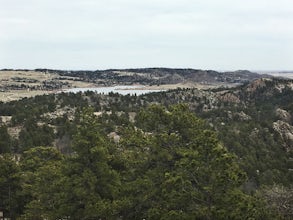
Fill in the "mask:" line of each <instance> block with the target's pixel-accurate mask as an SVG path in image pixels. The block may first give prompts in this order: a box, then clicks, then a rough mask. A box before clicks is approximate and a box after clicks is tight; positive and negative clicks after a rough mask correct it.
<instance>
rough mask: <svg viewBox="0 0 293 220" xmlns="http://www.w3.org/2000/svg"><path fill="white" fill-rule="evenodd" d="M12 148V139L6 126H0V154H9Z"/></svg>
mask: <svg viewBox="0 0 293 220" xmlns="http://www.w3.org/2000/svg"><path fill="white" fill-rule="evenodd" d="M11 147H12V139H11V137H10V135H9V134H8V131H7V127H6V126H0V154H3V153H10V152H11Z"/></svg>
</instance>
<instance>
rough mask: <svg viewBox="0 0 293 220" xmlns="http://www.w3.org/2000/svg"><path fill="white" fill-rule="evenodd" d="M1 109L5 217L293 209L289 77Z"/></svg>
mask: <svg viewBox="0 0 293 220" xmlns="http://www.w3.org/2000/svg"><path fill="white" fill-rule="evenodd" d="M0 115H1V121H2V122H1V126H0V129H1V136H0V153H1V156H0V168H1V169H0V172H1V175H0V176H1V178H0V189H1V193H0V197H1V198H0V208H1V209H3V210H4V213H6V216H9V217H11V218H12V219H16V218H20V219H292V218H293V213H292V210H293V204H292V198H293V191H292V182H293V170H292V168H293V164H292V163H293V159H292V158H293V155H292V151H293V81H292V80H285V79H257V80H254V81H252V82H250V83H246V84H243V85H241V86H238V87H234V88H230V89H228V88H217V89H210V90H198V89H195V88H193V89H176V90H169V91H166V92H158V93H151V94H146V95H142V96H130V95H126V96H122V95H119V94H115V93H110V94H109V95H100V94H96V93H94V92H86V93H77V94H73V93H60V94H50V95H46V96H36V97H33V98H25V99H22V100H19V101H12V102H7V103H1V104H0ZM44 185H45V186H46V187H44Z"/></svg>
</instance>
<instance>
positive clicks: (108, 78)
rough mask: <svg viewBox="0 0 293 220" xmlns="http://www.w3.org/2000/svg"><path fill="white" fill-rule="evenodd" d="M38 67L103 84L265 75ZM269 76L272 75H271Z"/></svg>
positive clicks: (209, 81) (206, 81) (233, 79)
mask: <svg viewBox="0 0 293 220" xmlns="http://www.w3.org/2000/svg"><path fill="white" fill-rule="evenodd" d="M35 71H38V72H46V73H55V74H56V73H57V74H59V75H61V76H71V77H80V78H81V79H83V80H86V81H95V82H99V83H101V84H132V83H139V84H148V85H152V84H155V85H161V84H176V83H186V82H192V83H195V82H196V83H202V84H217V83H244V82H250V81H252V80H254V79H258V78H261V77H264V75H261V74H258V73H253V72H250V71H247V70H238V71H231V72H217V71H214V70H200V69H172V68H139V69H109V70H96V71H63V70H50V69H36V70H35ZM265 76H266V77H269V75H265Z"/></svg>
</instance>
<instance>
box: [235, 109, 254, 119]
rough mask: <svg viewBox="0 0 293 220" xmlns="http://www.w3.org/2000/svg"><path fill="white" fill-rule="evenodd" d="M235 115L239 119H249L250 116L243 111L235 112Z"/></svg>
mask: <svg viewBox="0 0 293 220" xmlns="http://www.w3.org/2000/svg"><path fill="white" fill-rule="evenodd" d="M236 115H237V116H238V117H239V120H240V121H249V120H251V117H250V116H249V115H247V114H245V113H244V112H243V111H241V112H237V113H236Z"/></svg>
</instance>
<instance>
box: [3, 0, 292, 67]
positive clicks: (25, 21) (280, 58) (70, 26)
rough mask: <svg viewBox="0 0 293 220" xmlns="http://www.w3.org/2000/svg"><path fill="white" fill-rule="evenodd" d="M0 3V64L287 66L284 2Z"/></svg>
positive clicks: (287, 1) (288, 13) (287, 6)
mask: <svg viewBox="0 0 293 220" xmlns="http://www.w3.org/2000/svg"><path fill="white" fill-rule="evenodd" d="M0 5H1V6H0V68H28V69H34V68H39V67H40V68H54V69H92V70H93V69H108V68H136V67H178V68H180V67H182V68H201V69H215V70H236V69H250V70H293V1H292V0H245V1H244V0H0Z"/></svg>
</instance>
